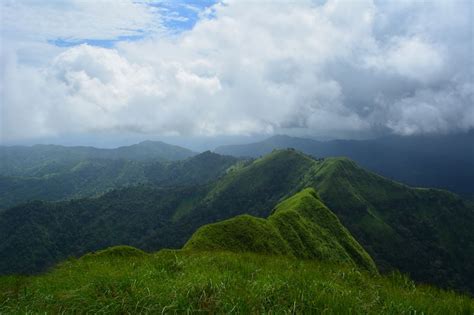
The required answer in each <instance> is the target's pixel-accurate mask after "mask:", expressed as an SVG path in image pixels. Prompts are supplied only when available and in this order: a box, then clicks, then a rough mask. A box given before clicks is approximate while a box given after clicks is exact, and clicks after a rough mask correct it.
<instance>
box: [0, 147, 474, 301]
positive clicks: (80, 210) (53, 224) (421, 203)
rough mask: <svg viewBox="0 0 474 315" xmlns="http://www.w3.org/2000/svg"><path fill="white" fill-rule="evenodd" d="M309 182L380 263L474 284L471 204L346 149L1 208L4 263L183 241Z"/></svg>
mask: <svg viewBox="0 0 474 315" xmlns="http://www.w3.org/2000/svg"><path fill="white" fill-rule="evenodd" d="M216 158H217V157H216ZM180 163H185V162H184V161H183V162H180ZM204 165H207V163H204ZM209 167H210V166H209ZM185 169H187V167H184V168H183V170H185ZM190 174H193V172H191V173H190ZM305 188H314V189H315V191H316V192H318V194H319V198H320V200H321V202H322V203H324V205H325V206H327V208H329V209H331V210H332V211H333V212H334V213H335V214H336V215H337V217H338V218H339V220H340V221H341V223H342V224H343V225H344V226H345V227H346V228H347V229H348V230H349V231H350V233H351V234H352V235H353V236H354V238H355V239H356V240H357V241H358V242H359V243H360V244H361V245H362V246H363V247H364V248H365V250H366V251H367V252H368V253H369V254H370V256H371V257H372V258H373V259H374V261H375V262H376V264H377V267H378V268H379V269H380V270H381V271H383V272H385V271H389V270H393V269H399V270H400V271H402V272H404V273H408V274H410V275H411V276H412V277H413V278H414V279H415V280H417V281H422V282H426V283H434V284H437V285H440V286H443V287H450V288H456V289H458V290H466V291H470V292H471V293H473V292H474V286H473V283H474V278H473V275H474V266H473V265H472V264H471V263H470V262H471V261H473V260H474V232H473V230H472V226H473V223H474V207H473V205H472V204H470V203H468V202H466V201H464V200H463V199H461V198H459V197H458V196H456V195H454V194H451V193H449V192H447V191H442V190H437V189H417V188H410V187H408V186H405V185H403V184H399V183H397V182H394V181H391V180H388V179H386V178H383V177H381V176H378V175H376V174H374V173H371V172H368V171H366V170H364V169H362V168H360V167H359V166H357V164H355V163H354V162H352V161H350V160H348V159H344V158H327V159H324V160H315V159H313V158H311V157H309V156H307V155H305V154H302V153H299V152H297V151H295V150H279V151H275V152H273V153H271V154H269V155H266V156H264V157H263V158H260V159H257V160H255V161H253V162H249V161H239V162H237V163H235V164H233V165H232V166H231V167H230V168H227V169H226V170H225V172H224V173H223V174H222V175H220V176H218V177H216V178H214V179H212V180H210V181H209V182H207V183H206V184H198V185H194V186H183V185H177V186H168V187H162V188H158V187H155V186H147V185H142V186H136V187H129V188H123V189H120V190H114V191H111V192H109V193H107V194H105V195H103V196H101V197H99V198H95V199H80V200H73V201H67V202H57V203H50V202H30V203H26V204H22V205H19V206H16V207H13V208H9V209H6V210H3V211H1V212H0V240H2V241H1V242H0V256H1V257H2V259H1V260H0V272H2V273H12V272H32V271H38V270H44V269H45V268H47V267H48V266H51V265H52V264H54V263H56V262H58V261H60V260H63V259H65V258H66V257H68V256H70V255H81V254H84V253H86V252H89V251H94V250H97V249H101V248H105V247H108V246H112V245H118V244H128V245H132V246H136V247H139V248H142V249H146V250H157V249H160V248H180V247H181V246H183V245H184V244H185V243H186V241H187V240H188V239H189V238H190V237H191V235H192V234H193V233H194V232H195V231H196V230H198V228H200V227H201V226H203V225H205V224H209V223H214V222H218V221H222V220H226V219H230V218H233V217H235V216H238V215H242V214H248V215H252V216H256V217H261V218H267V217H268V216H269V215H270V214H271V213H272V210H273V209H274V208H275V207H276V206H277V205H278V204H279V203H280V202H282V201H283V200H285V199H287V198H289V197H291V196H292V195H294V194H296V193H298V192H299V191H301V190H303V189H305Z"/></svg>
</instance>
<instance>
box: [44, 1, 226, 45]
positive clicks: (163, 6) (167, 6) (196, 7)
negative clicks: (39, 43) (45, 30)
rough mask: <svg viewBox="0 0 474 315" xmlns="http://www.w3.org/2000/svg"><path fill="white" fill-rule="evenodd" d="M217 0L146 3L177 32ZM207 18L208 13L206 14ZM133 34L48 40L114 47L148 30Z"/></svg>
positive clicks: (139, 30)
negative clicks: (103, 37)
mask: <svg viewBox="0 0 474 315" xmlns="http://www.w3.org/2000/svg"><path fill="white" fill-rule="evenodd" d="M217 2H218V0H182V1H173V0H165V1H156V2H151V3H149V4H147V5H149V6H150V7H154V8H156V9H157V12H156V14H157V15H158V16H159V18H160V20H161V23H162V26H163V27H164V28H166V30H167V31H168V32H169V33H170V34H179V33H181V32H184V31H187V30H190V29H192V28H193V27H194V25H195V24H196V22H197V21H198V20H199V18H200V14H201V13H202V12H203V11H204V10H206V9H209V8H210V7H212V6H213V5H214V4H216V3H217ZM211 16H212V15H211ZM207 18H209V15H207ZM134 33H135V34H134V35H126V36H118V37H116V38H113V39H89V38H80V39H67V38H61V37H59V38H50V39H48V42H49V43H50V44H53V45H55V46H58V47H71V46H75V45H80V44H88V45H91V46H98V47H104V48H111V47H114V46H115V44H117V43H118V42H123V41H128V42H130V41H137V40H141V39H144V38H146V37H147V36H149V35H150V31H147V30H143V29H135V30H134Z"/></svg>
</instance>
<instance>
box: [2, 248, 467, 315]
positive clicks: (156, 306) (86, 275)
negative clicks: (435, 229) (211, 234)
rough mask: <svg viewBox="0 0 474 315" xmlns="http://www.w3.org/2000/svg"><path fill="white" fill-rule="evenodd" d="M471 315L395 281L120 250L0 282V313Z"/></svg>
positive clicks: (309, 266)
mask: <svg viewBox="0 0 474 315" xmlns="http://www.w3.org/2000/svg"><path fill="white" fill-rule="evenodd" d="M32 311H34V312H35V313H48V314H49V313H51V314H57V313H67V314H69V313H79V314H85V313H93V314H96V313H113V314H130V313H131V314H141V313H150V314H156V313H158V314H159V313H197V312H202V313H212V314H228V313H238V314H254V313H272V314H283V313H296V314H320V313H324V314H346V313H351V314H415V313H417V314H439V315H445V314H472V313H473V311H474V301H473V300H472V299H470V298H469V297H466V296H460V295H457V294H454V293H452V292H446V291H441V290H439V289H436V288H431V287H427V286H417V285H415V284H414V283H413V282H412V281H411V280H410V279H408V278H406V277H404V276H400V275H399V274H394V275H391V276H389V277H380V276H376V277H374V276H373V274H369V273H366V272H360V270H358V269H356V268H352V267H346V266H341V265H336V264H325V263H322V262H315V261H305V260H297V259H291V258H287V257H281V256H280V257H275V256H265V255H256V254H250V253H239V254H237V253H229V252H227V253H223V252H216V251H214V252H212V253H206V252H193V251H170V250H162V251H160V252H158V253H155V254H145V253H143V252H141V251H139V250H137V249H133V248H127V247H119V248H111V249H107V250H104V251H101V252H98V253H94V254H89V255H86V256H84V257H82V258H81V259H78V260H75V259H70V260H68V261H66V262H64V263H62V264H61V265H60V266H59V267H57V268H55V269H54V270H52V271H51V272H49V273H47V274H44V275H40V276H34V277H15V276H9V277H0V313H2V314H3V313H5V314H24V313H31V312H32Z"/></svg>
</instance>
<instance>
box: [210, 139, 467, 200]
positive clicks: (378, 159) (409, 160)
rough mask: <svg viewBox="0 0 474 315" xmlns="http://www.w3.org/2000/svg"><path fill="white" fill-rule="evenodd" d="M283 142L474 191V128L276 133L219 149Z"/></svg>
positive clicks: (262, 148)
mask: <svg viewBox="0 0 474 315" xmlns="http://www.w3.org/2000/svg"><path fill="white" fill-rule="evenodd" d="M285 148H295V149H297V150H299V151H302V152H304V153H306V154H309V155H312V156H314V157H316V158H323V157H337V156H341V157H348V158H350V159H352V160H354V161H355V162H357V163H358V164H360V165H361V166H363V167H365V168H367V169H369V170H371V171H373V172H376V173H377V174H380V175H383V176H385V177H388V178H391V179H395V180H397V181H401V182H403V183H406V184H408V185H412V186H419V187H436V188H443V189H447V190H450V191H453V192H456V193H458V194H462V195H464V196H466V197H469V198H471V197H474V185H472V183H473V182H474V131H471V132H467V133H463V134H449V135H419V136H410V137H403V136H390V137H384V138H378V139H371V140H332V141H316V140H312V139H305V138H295V137H289V136H274V137H271V138H269V139H266V140H264V141H261V142H257V143H250V144H242V145H226V146H221V147H218V148H216V150H215V151H216V152H217V153H220V154H226V155H234V156H246V157H259V156H263V155H265V154H268V153H270V152H271V151H272V150H274V149H285Z"/></svg>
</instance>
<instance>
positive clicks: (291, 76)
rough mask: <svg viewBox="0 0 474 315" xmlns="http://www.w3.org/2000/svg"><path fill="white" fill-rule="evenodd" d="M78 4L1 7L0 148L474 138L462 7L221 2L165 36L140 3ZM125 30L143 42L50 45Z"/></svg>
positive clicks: (468, 31) (469, 19)
mask: <svg viewBox="0 0 474 315" xmlns="http://www.w3.org/2000/svg"><path fill="white" fill-rule="evenodd" d="M15 3H16V2H15ZM84 3H89V2H88V1H79V2H73V3H72V4H71V5H64V7H62V6H59V7H58V6H54V7H52V8H49V7H48V6H46V7H44V6H42V7H41V8H40V9H38V8H34V7H33V6H36V5H33V4H31V3H22V4H8V3H7V5H6V8H7V11H6V12H7V13H8V16H9V18H8V19H7V20H6V22H2V39H3V41H4V42H5V43H7V44H8V47H9V48H8V49H5V48H2V53H1V63H2V68H3V70H2V73H1V75H2V79H1V80H2V88H1V90H0V93H1V94H0V96H1V100H2V137H3V138H4V139H6V140H14V139H24V138H33V137H38V136H48V135H57V134H63V133H81V132H102V131H118V132H137V133H150V134H156V135H199V136H203V135H247V134H272V133H281V132H288V133H293V134H295V133H296V134H298V133H304V134H307V135H308V134H309V135H324V136H340V135H349V134H355V133H372V134H379V133H397V134H407V135H408V134H415V133H433V132H443V133H446V132H453V131H465V130H468V129H470V128H474V108H473V107H474V105H473V104H474V82H473V74H474V65H473V61H472V56H473V51H472V49H473V31H472V30H473V21H474V19H473V11H474V10H473V7H472V6H473V5H472V3H471V2H468V1H466V2H460V1H455V2H452V3H448V2H441V1H440V2H430V3H423V4H420V3H411V2H404V1H402V2H396V3H385V2H378V1H376V2H372V1H336V0H329V1H327V2H324V3H314V2H311V1H308V2H304V1H301V2H296V3H295V2H291V3H289V2H288V3H286V2H276V3H269V2H251V3H250V4H249V3H248V2H245V3H243V2H242V1H235V2H234V1H229V2H225V3H218V4H216V5H215V6H213V7H212V8H208V9H206V10H204V11H202V12H201V13H200V16H201V19H200V21H198V23H196V25H195V26H194V28H192V29H191V30H188V31H184V32H182V33H179V34H175V33H173V34H170V33H169V32H167V31H166V30H164V29H162V23H161V22H160V17H159V14H158V13H157V10H155V9H154V7H152V6H149V5H148V4H147V3H132V2H131V3H129V4H127V3H126V2H125V1H121V2H120V5H118V6H115V5H110V4H109V5H108V6H107V7H111V8H112V9H110V10H105V9H104V6H105V5H104V3H103V2H99V4H94V5H91V4H88V6H89V7H84V6H85V5H84ZM90 3H96V2H92V1H91V2H90ZM114 3H115V2H114ZM4 6H5V5H4ZM32 7H33V8H32ZM34 9H35V10H36V9H38V10H36V11H35V10H34ZM104 10H105V11H108V13H107V14H105V16H104V19H103V20H101V17H100V15H101V14H100V12H103V11H104ZM63 11H64V12H65V14H64V15H62V16H61V17H57V15H58V12H63ZM115 11H117V12H115ZM4 12H5V11H4ZM126 13H129V14H128V15H127V14H126ZM81 15H83V16H84V17H87V18H86V19H85V20H84V19H82V17H81ZM5 16H6V15H5ZM51 16H52V18H51ZM28 18H32V19H30V20H29V21H31V22H26V19H28ZM48 18H51V23H46V24H41V23H39V21H40V20H42V19H48ZM70 21H78V22H77V23H71V22H70ZM38 23H39V24H38ZM61 25H66V26H67V27H61ZM35 30H36V31H35ZM137 33H139V34H143V33H146V34H148V35H147V36H144V38H143V39H141V40H135V41H118V42H116V43H115V45H114V46H113V47H110V48H103V47H97V46H91V45H87V44H81V45H75V46H73V47H57V45H54V44H53V43H51V42H52V41H54V40H55V39H58V38H69V39H76V40H80V39H87V38H95V39H117V38H122V37H124V36H125V37H126V36H130V35H133V34H137ZM3 46H4V45H3ZM32 48H37V49H32Z"/></svg>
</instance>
